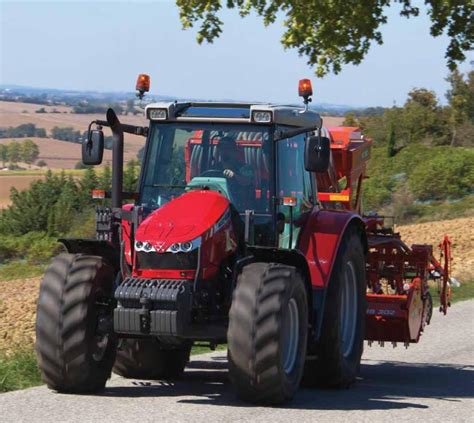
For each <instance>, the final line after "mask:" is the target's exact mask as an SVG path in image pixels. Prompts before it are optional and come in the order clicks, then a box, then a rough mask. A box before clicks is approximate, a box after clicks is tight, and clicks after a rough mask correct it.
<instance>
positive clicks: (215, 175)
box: [199, 169, 224, 178]
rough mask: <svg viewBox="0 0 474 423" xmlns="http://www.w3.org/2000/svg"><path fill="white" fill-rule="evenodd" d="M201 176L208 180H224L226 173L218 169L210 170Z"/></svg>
mask: <svg viewBox="0 0 474 423" xmlns="http://www.w3.org/2000/svg"><path fill="white" fill-rule="evenodd" d="M199 176H201V177H208V178H224V172H223V171H222V170H217V169H208V170H206V171H205V172H203V173H201V174H200V175H199Z"/></svg>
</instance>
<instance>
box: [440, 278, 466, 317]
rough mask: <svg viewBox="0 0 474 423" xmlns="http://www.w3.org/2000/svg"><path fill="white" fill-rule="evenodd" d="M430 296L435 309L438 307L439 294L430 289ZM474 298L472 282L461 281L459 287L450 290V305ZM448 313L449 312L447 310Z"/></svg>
mask: <svg viewBox="0 0 474 423" xmlns="http://www.w3.org/2000/svg"><path fill="white" fill-rule="evenodd" d="M431 295H432V297H433V307H434V308H435V309H436V308H438V307H439V294H438V290H437V289H436V288H435V289H433V288H431ZM472 298H474V280H470V281H466V282H464V281H461V286H460V287H458V288H456V287H452V288H451V304H454V303H457V302H459V301H465V300H471V299H472ZM448 313H449V310H448Z"/></svg>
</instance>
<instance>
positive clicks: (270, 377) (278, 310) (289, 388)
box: [227, 263, 308, 404]
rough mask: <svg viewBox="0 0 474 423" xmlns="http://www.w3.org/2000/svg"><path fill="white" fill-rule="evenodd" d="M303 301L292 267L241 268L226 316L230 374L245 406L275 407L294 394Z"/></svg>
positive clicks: (302, 345)
mask: <svg viewBox="0 0 474 423" xmlns="http://www.w3.org/2000/svg"><path fill="white" fill-rule="evenodd" d="M307 332H308V303H307V295H306V289H305V286H304V282H303V279H302V277H301V275H300V274H299V273H298V272H297V271H296V269H295V268H294V267H291V266H284V265H281V264H275V263H252V264H249V265H247V266H245V267H244V269H243V270H242V273H241V274H240V275H239V277H238V281H237V287H236V289H235V291H234V298H233V301H232V306H231V309H230V314H229V329H228V333H227V340H228V358H229V375H230V379H231V382H232V384H233V386H234V388H235V390H236V391H237V395H238V396H239V397H240V398H241V399H243V400H245V401H249V402H253V403H260V404H262V403H263V404H279V403H283V402H286V401H288V400H290V399H291V398H292V397H293V396H294V394H295V392H296V391H297V389H298V387H299V384H300V380H301V376H302V373H303V366H304V361H305V353H306V341H307Z"/></svg>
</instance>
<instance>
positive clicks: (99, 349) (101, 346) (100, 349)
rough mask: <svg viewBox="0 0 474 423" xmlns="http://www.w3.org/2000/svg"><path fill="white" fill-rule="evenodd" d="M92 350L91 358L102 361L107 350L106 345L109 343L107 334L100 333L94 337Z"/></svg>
mask: <svg viewBox="0 0 474 423" xmlns="http://www.w3.org/2000/svg"><path fill="white" fill-rule="evenodd" d="M95 341H96V342H95V345H94V352H93V353H92V358H93V359H94V360H95V361H102V359H103V358H104V356H105V352H106V351H107V346H108V345H109V335H108V334H106V335H102V336H96V337H95Z"/></svg>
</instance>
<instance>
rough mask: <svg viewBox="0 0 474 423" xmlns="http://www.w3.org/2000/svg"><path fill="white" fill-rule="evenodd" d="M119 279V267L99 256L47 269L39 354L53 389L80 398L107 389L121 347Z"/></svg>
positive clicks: (60, 260)
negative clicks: (116, 320) (116, 325)
mask: <svg viewBox="0 0 474 423" xmlns="http://www.w3.org/2000/svg"><path fill="white" fill-rule="evenodd" d="M113 280H114V270H113V268H112V267H111V266H109V265H108V264H107V263H106V262H105V261H104V260H103V259H102V258H101V257H97V256H86V255H81V254H61V255H59V256H58V257H56V258H54V259H53V261H52V262H51V265H50V266H49V267H48V269H47V270H46V273H45V275H44V278H43V280H42V282H41V286H40V293H39V299H38V307H37V314H36V352H37V357H38V365H39V368H40V370H41V375H42V378H43V380H44V382H45V383H46V384H47V385H48V387H49V388H51V389H54V390H56V391H59V392H77V393H82V392H96V391H99V390H101V389H103V388H104V386H105V382H106V381H107V379H108V378H109V377H110V373H111V369H112V365H113V362H114V358H115V347H116V341H115V337H114V335H113V333H112V324H111V313H112V309H113V305H112V303H111V301H110V298H111V294H112V286H113Z"/></svg>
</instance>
